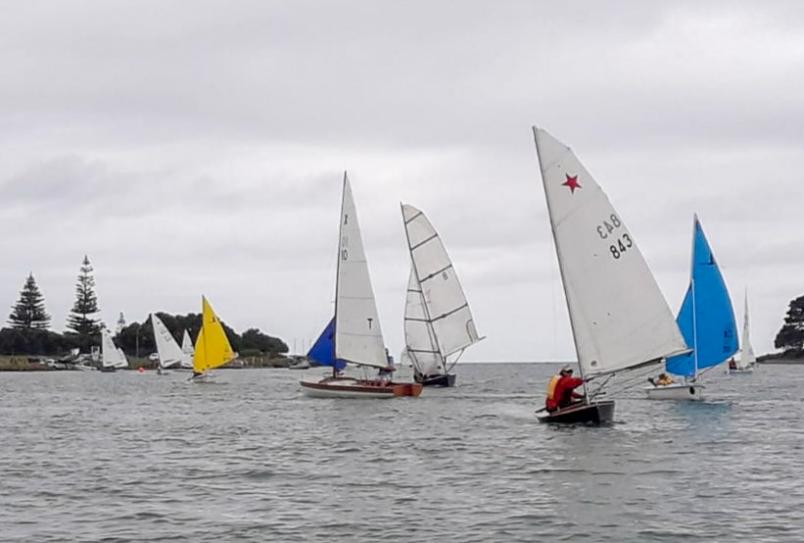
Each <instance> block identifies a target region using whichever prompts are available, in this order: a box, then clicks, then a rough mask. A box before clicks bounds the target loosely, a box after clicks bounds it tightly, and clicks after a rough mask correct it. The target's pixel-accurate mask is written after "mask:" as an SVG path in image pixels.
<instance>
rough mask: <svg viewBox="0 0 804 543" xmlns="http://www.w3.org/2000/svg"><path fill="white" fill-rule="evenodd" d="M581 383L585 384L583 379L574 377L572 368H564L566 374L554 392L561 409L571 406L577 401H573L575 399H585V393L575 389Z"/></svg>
mask: <svg viewBox="0 0 804 543" xmlns="http://www.w3.org/2000/svg"><path fill="white" fill-rule="evenodd" d="M581 385H583V379H579V378H577V377H573V376H572V368H568V369H566V370H564V376H563V377H562V378H561V379H559V380H558V382H557V383H556V388H555V391H554V393H553V395H554V397H555V398H556V399H557V401H558V407H559V409H561V408H563V407H569V406H570V405H572V404H573V403H577V402H573V401H572V400H573V399H578V400H582V399H584V395H583V394H579V393H578V392H575V389H576V388H578V387H579V386H581Z"/></svg>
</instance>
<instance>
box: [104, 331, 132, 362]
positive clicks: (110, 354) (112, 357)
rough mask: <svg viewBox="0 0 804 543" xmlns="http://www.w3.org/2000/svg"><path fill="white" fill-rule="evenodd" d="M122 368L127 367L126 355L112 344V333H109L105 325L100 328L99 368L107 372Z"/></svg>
mask: <svg viewBox="0 0 804 543" xmlns="http://www.w3.org/2000/svg"><path fill="white" fill-rule="evenodd" d="M123 368H128V360H127V359H126V355H125V354H124V353H123V351H122V350H121V349H119V348H118V347H117V346H116V345H115V344H114V340H113V339H112V334H110V333H109V330H107V329H106V327H103V328H101V366H100V370H101V371H102V372H104V373H108V372H113V371H115V370H118V369H123Z"/></svg>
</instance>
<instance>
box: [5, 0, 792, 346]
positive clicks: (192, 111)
mask: <svg viewBox="0 0 804 543" xmlns="http://www.w3.org/2000/svg"><path fill="white" fill-rule="evenodd" d="M0 66H2V76H0V77H2V84H0V149H2V152H0V251H1V252H2V255H3V259H2V265H0V308H2V307H7V308H8V311H9V312H10V308H11V306H12V305H13V304H14V302H15V301H16V299H17V297H18V293H19V290H20V289H21V287H22V285H23V282H24V280H25V277H26V276H27V274H28V273H29V272H33V273H34V275H35V277H36V279H37V281H38V283H39V285H40V287H41V289H42V291H43V293H44V295H45V299H46V303H47V309H48V311H49V312H50V313H51V314H52V317H53V328H54V329H56V330H63V328H64V325H65V321H66V317H67V315H68V312H69V310H70V307H71V305H72V303H73V300H74V288H75V282H76V277H77V274H78V271H79V267H80V265H81V261H82V259H83V256H84V254H87V255H89V258H90V260H91V261H92V264H93V266H94V268H95V278H96V282H97V293H98V298H99V302H100V307H101V314H100V317H101V318H102V319H103V320H104V321H105V322H107V323H109V324H113V323H114V322H116V320H117V317H118V315H119V314H120V312H123V313H124V315H125V317H126V319H127V320H128V321H129V322H132V321H142V320H143V319H145V318H146V317H147V314H148V313H149V312H151V311H165V312H169V313H182V314H184V313H188V312H200V304H201V302H200V297H201V295H202V294H204V295H206V296H207V297H208V298H209V299H210V301H211V303H212V305H213V306H214V307H215V309H216V311H217V313H218V314H219V315H220V317H221V318H222V319H223V320H224V321H226V322H227V323H228V324H230V325H231V326H233V327H234V328H235V329H237V330H239V331H243V330H245V329H246V328H249V327H257V328H260V329H261V330H263V331H265V332H267V333H269V334H272V335H277V336H279V337H281V338H283V339H284V340H285V341H286V342H287V343H288V344H289V345H290V347H291V350H294V349H295V351H297V352H299V351H303V350H304V349H305V348H306V347H308V346H309V344H310V342H311V341H313V340H314V339H315V337H316V336H317V335H318V333H319V332H320V331H321V330H322V329H323V327H324V326H325V324H326V323H327V321H328V320H329V318H330V317H331V315H332V311H333V298H334V289H335V265H336V260H335V257H336V251H337V241H338V239H337V238H338V230H337V228H338V216H339V212H340V210H339V207H340V200H341V195H340V191H341V184H342V177H343V172H344V171H345V170H348V172H349V177H350V181H351V184H352V190H353V193H354V198H355V202H356V205H357V209H358V214H359V217H360V224H361V227H362V230H363V237H364V242H365V246H366V253H367V257H368V262H369V267H370V271H371V276H372V281H373V284H374V290H375V294H376V299H377V304H378V308H379V312H380V318H381V323H382V328H383V331H384V333H385V338H386V343H387V344H388V346H389V348H390V349H391V352H393V353H398V352H399V351H400V350H401V349H402V347H403V342H404V338H403V330H402V315H403V309H404V308H403V305H404V299H405V288H406V284H407V276H408V270H409V256H408V253H407V246H406V243H405V236H404V231H403V227H402V221H401V214H400V210H399V203H400V202H406V203H410V204H412V205H415V206H416V207H418V208H420V209H422V210H423V211H424V212H425V213H426V214H427V215H428V217H429V218H430V220H431V222H432V223H433V224H434V226H435V227H436V228H437V229H438V230H439V232H440V234H441V237H442V239H443V241H444V243H445V245H446V246H447V248H448V250H449V253H450V256H451V257H452V260H453V262H454V265H455V268H456V270H457V272H458V274H459V276H460V278H461V281H462V283H463V287H464V290H465V291H466V294H467V297H468V299H469V303H470V305H471V307H472V310H473V313H474V317H475V322H476V325H477V328H478V331H479V332H480V334H481V335H484V336H486V339H485V340H484V341H482V342H480V343H479V344H478V345H476V346H473V347H472V348H471V350H469V351H467V353H466V355H465V359H466V360H468V361H533V360H570V359H573V357H574V347H573V342H572V335H571V331H570V326H569V318H568V315H567V311H566V306H565V302H564V297H563V290H562V286H561V282H560V275H559V271H558V267H557V261H556V256H555V251H554V248H553V244H552V237H551V232H550V227H549V223H548V219H547V210H546V207H545V202H544V193H543V189H542V186H541V178H540V174H539V167H538V161H537V157H536V152H535V148H534V144H533V138H532V133H531V126H532V125H538V126H540V127H543V128H546V129H547V130H549V131H550V132H551V133H552V134H553V135H554V136H555V137H557V138H558V139H560V140H562V141H563V142H565V143H566V144H568V145H570V146H571V147H572V148H573V150H574V151H575V152H576V154H577V155H578V157H579V158H580V160H581V161H582V162H583V163H584V165H585V166H586V168H587V169H588V170H589V171H590V172H591V173H592V175H594V177H595V178H596V179H597V181H598V182H599V183H600V185H601V186H602V187H603V189H604V190H605V191H606V193H607V194H608V196H609V198H610V200H611V201H612V203H613V204H614V206H615V208H616V209H617V210H618V212H619V214H620V216H621V217H622V218H623V220H624V221H625V222H626V224H627V225H628V228H629V230H630V231H631V233H632V234H633V236H634V238H635V239H636V240H637V242H638V243H639V246H640V248H641V250H642V252H643V254H644V255H645V257H646V259H647V261H648V264H649V266H650V268H651V269H652V271H653V272H654V274H655V276H656V279H657V281H658V283H659V285H660V287H661V288H662V291H663V292H664V294H665V297H666V298H667V300H668V303H669V305H670V308H671V309H672V310H673V312H675V311H676V310H677V309H678V307H679V306H680V304H681V300H682V298H683V295H684V292H685V290H686V287H687V283H688V281H689V277H688V274H689V266H690V263H689V258H690V245H691V234H692V217H693V213H698V215H699V217H700V219H701V222H702V224H703V228H704V230H705V232H706V233H707V235H708V237H709V240H710V243H711V245H712V248H713V251H714V253H715V255H716V257H717V259H718V262H719V264H720V266H721V269H722V272H723V274H724V276H725V279H726V282H727V284H728V286H729V288H730V291H731V294H732V300H733V302H734V306H735V310H736V313H737V318H738V321H739V322H741V320H742V314H743V311H742V306H743V293H744V289H746V288H747V289H748V291H749V296H750V304H751V313H750V314H751V319H752V340H753V344H754V348H755V350H756V351H757V352H758V353H764V352H768V351H769V350H771V349H772V348H773V339H774V337H775V334H776V332H777V331H778V329H779V327H780V326H781V324H782V319H783V317H784V314H785V311H786V309H787V304H788V302H789V301H790V300H791V299H792V298H794V297H797V296H800V295H802V294H804V235H802V231H804V213H802V208H803V207H804V187H803V186H802V180H801V177H802V174H801V172H802V171H804V92H802V89H804V5H802V4H801V3H799V2H782V1H777V2H714V1H713V2H651V1H634V2H626V1H622V2H606V3H603V2H591V1H590V2H572V1H570V2H536V1H523V2H514V1H499V2H472V1H464V2H446V1H432V0H430V1H427V2H419V1H411V2H391V1H375V0H372V1H368V0H366V1H360V2H350V1H342V2H327V1H316V2H312V1H304V0H295V1H292V2H291V1H287V2H271V1H264V0H260V1H235V2H231V1H219V2H218V1H207V0H200V1H195V2H192V3H187V2H178V1H164V0H159V1H114V0H111V1H107V0H104V1H100V0H99V1H63V2H44V1H35V0H25V1H22V0H20V1H11V2H4V3H3V4H2V6H0Z"/></svg>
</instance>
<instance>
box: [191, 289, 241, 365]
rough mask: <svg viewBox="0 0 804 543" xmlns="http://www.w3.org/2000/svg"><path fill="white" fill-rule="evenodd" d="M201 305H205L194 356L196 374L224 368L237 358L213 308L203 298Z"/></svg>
mask: <svg viewBox="0 0 804 543" xmlns="http://www.w3.org/2000/svg"><path fill="white" fill-rule="evenodd" d="M201 303H202V305H203V311H202V312H203V317H202V322H201V331H200V332H199V333H198V339H197V340H196V342H195V355H194V356H193V371H194V372H195V373H204V372H206V371H208V370H211V369H213V368H217V367H218V366H223V365H224V364H226V363H227V362H229V361H230V360H232V359H233V358H234V357H235V355H234V352H233V351H232V346H231V345H229V339H228V338H227V337H226V332H224V331H223V326H222V325H221V321H220V319H218V316H217V315H216V314H215V311H213V309H212V306H211V305H209V302H208V301H207V299H206V298H204V297H203V296H202V297H201Z"/></svg>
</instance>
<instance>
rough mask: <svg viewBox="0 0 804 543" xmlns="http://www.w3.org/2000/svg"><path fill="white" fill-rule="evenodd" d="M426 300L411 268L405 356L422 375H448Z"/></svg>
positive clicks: (406, 316) (406, 317) (406, 305)
mask: <svg viewBox="0 0 804 543" xmlns="http://www.w3.org/2000/svg"><path fill="white" fill-rule="evenodd" d="M424 304H425V302H424V299H423V294H422V290H421V288H420V287H419V282H418V281H417V280H416V272H415V271H414V270H413V268H412V267H411V270H410V277H409V278H408V291H407V299H406V302H405V345H406V348H405V350H404V351H403V354H404V356H405V358H406V359H407V360H409V361H410V363H411V364H413V367H414V368H415V369H416V371H417V372H419V373H420V374H422V375H438V374H445V373H447V368H446V367H445V365H444V361H443V360H444V359H443V358H442V357H441V353H440V352H439V351H438V347H437V346H436V342H435V338H434V337H433V328H432V326H430V324H429V322H428V320H427V316H426V315H425V312H424Z"/></svg>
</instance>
